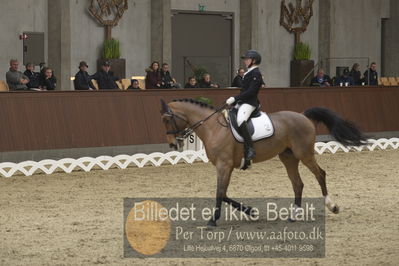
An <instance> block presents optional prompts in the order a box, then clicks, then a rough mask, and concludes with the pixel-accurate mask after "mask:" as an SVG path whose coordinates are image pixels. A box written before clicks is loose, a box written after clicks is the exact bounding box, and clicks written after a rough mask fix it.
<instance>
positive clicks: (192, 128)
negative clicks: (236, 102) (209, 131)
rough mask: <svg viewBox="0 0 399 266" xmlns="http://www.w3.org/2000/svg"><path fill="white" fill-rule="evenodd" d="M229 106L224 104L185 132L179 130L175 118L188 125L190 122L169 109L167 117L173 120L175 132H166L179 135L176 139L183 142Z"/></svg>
mask: <svg viewBox="0 0 399 266" xmlns="http://www.w3.org/2000/svg"><path fill="white" fill-rule="evenodd" d="M226 106H227V104H223V105H222V106H220V107H219V108H217V109H216V111H215V112H213V113H212V114H211V115H209V116H207V117H206V118H204V119H202V120H200V121H198V122H197V123H195V124H194V125H192V126H190V127H187V128H185V129H184V130H179V129H178V127H177V123H176V120H175V117H176V118H178V119H180V120H183V121H184V122H186V123H187V124H189V122H188V121H187V120H185V119H184V118H182V117H180V116H178V115H177V114H175V113H173V111H172V110H171V109H169V110H168V111H167V112H166V113H165V115H168V116H170V117H171V118H172V119H171V121H173V125H174V127H175V130H173V131H168V132H166V134H167V135H177V136H176V139H177V140H179V141H183V140H184V139H186V138H188V136H190V135H191V134H192V133H193V132H194V130H196V129H197V128H199V127H200V126H202V125H203V124H204V123H205V122H206V121H208V120H209V119H211V118H212V116H214V115H215V114H217V113H220V111H222V110H223V109H225V108H226Z"/></svg>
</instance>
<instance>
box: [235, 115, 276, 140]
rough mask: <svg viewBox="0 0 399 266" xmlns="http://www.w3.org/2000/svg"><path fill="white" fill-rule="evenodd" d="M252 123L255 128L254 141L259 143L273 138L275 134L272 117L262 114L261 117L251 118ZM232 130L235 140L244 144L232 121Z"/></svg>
mask: <svg viewBox="0 0 399 266" xmlns="http://www.w3.org/2000/svg"><path fill="white" fill-rule="evenodd" d="M251 121H252V124H253V127H254V133H253V134H252V140H253V141H258V140H261V139H265V138H269V137H271V136H273V134H274V127H273V123H272V121H271V119H270V117H269V116H268V115H267V114H266V113H264V112H261V116H259V117H255V118H251ZM230 129H231V131H232V133H233V135H234V138H235V139H236V140H237V141H238V142H244V139H243V137H241V135H240V134H239V133H238V132H237V130H236V129H235V128H234V127H233V126H232V125H231V121H230Z"/></svg>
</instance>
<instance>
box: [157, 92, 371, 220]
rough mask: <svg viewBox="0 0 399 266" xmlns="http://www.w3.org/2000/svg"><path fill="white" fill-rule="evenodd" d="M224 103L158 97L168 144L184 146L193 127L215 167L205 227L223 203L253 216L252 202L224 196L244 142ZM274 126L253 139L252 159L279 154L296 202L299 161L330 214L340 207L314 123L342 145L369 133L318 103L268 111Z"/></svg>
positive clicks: (357, 142)
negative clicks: (321, 160) (318, 151)
mask: <svg viewBox="0 0 399 266" xmlns="http://www.w3.org/2000/svg"><path fill="white" fill-rule="evenodd" d="M225 107H226V106H222V107H221V108H219V109H217V110H215V109H214V108H213V107H212V106H209V105H207V104H205V103H202V102H199V101H195V100H192V99H179V100H174V101H173V102H171V103H169V104H166V103H165V102H164V101H163V100H161V115H162V121H163V123H164V124H165V127H166V130H167V132H166V134H167V141H168V143H169V145H170V147H172V148H175V149H177V148H178V147H179V146H182V143H183V140H184V138H186V137H187V136H188V135H189V134H190V133H192V132H195V133H196V134H197V136H198V137H199V138H200V139H201V140H202V142H203V144H204V147H205V151H206V155H207V156H208V158H209V161H210V162H211V163H212V164H213V165H214V166H215V167H216V169H217V191H216V208H215V211H214V214H213V217H212V218H211V219H210V220H209V222H208V226H216V221H217V220H218V219H219V218H220V214H221V205H222V202H223V201H224V202H226V203H228V204H231V205H232V207H233V208H236V209H239V210H240V211H242V212H245V213H246V214H247V215H252V214H253V212H252V209H251V207H245V206H243V205H242V204H241V203H238V202H236V201H234V200H232V199H231V198H229V197H227V188H228V186H229V183H230V177H231V173H232V171H233V170H234V168H239V167H240V165H241V159H242V157H243V153H244V150H243V145H242V144H241V143H239V142H237V141H236V140H235V138H234V137H233V135H232V132H231V130H230V128H229V127H228V126H226V125H225V123H226V122H227V121H226V119H225V117H224V115H223V114H222V113H221V112H220V111H221V110H222V109H225ZM269 117H270V119H271V121H272V122H273V126H274V135H273V136H271V137H269V138H266V139H263V140H259V141H257V142H255V143H254V148H255V150H256V154H257V156H256V158H255V159H254V161H253V162H254V163H258V162H262V161H266V160H269V159H271V158H273V157H275V156H277V155H278V156H279V158H280V160H281V161H282V163H283V164H284V166H285V168H286V170H287V173H288V177H289V179H290V180H291V183H292V187H293V190H294V194H295V205H296V206H297V207H298V208H299V207H300V206H301V201H302V190H303V186H304V185H303V183H302V180H301V177H300V175H299V171H298V166H299V162H300V161H301V162H302V163H303V164H304V165H305V166H306V167H307V168H309V170H310V171H311V172H312V173H313V174H314V175H315V177H316V179H317V181H318V183H319V185H320V187H321V191H322V194H323V197H324V200H325V206H326V207H327V208H328V209H329V210H330V211H331V212H333V213H335V214H337V213H338V212H339V207H338V205H337V204H335V203H334V202H333V201H332V199H331V197H329V194H328V191H327V184H326V172H325V171H324V170H323V169H322V168H321V167H320V166H319V165H318V164H317V162H316V159H315V155H314V153H315V150H314V144H315V141H316V124H317V123H319V122H321V123H324V124H325V125H326V127H327V128H328V129H329V131H330V134H331V135H332V136H333V137H334V138H335V140H336V141H338V142H339V143H341V144H343V145H345V146H361V145H364V144H365V142H366V140H367V137H366V136H365V135H363V133H362V132H361V131H360V130H359V129H358V128H357V126H356V125H355V124H353V123H352V122H350V121H347V120H344V119H342V118H341V117H340V116H339V115H338V114H336V113H335V112H333V111H331V110H329V109H326V108H321V107H314V108H311V109H308V110H306V111H305V112H304V113H303V114H301V113H296V112H291V111H282V112H277V113H272V114H269Z"/></svg>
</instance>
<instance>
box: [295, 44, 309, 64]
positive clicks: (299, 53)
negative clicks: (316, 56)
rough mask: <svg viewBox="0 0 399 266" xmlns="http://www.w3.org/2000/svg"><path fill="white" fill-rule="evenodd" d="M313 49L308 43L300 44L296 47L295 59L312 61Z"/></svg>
mask: <svg viewBox="0 0 399 266" xmlns="http://www.w3.org/2000/svg"><path fill="white" fill-rule="evenodd" d="M311 55H312V49H311V48H310V45H309V44H307V43H303V42H300V43H298V44H296V45H295V48H294V59H295V60H310V57H311Z"/></svg>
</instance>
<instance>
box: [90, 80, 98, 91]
mask: <svg viewBox="0 0 399 266" xmlns="http://www.w3.org/2000/svg"><path fill="white" fill-rule="evenodd" d="M91 83H93V85H94V88H96V90H97V91H98V82H97V80H95V79H92V80H91Z"/></svg>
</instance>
